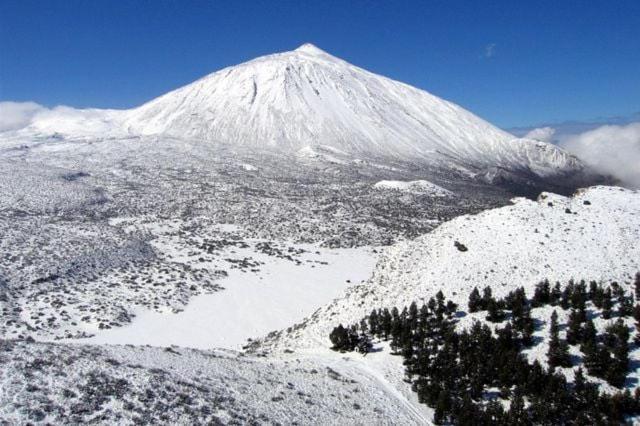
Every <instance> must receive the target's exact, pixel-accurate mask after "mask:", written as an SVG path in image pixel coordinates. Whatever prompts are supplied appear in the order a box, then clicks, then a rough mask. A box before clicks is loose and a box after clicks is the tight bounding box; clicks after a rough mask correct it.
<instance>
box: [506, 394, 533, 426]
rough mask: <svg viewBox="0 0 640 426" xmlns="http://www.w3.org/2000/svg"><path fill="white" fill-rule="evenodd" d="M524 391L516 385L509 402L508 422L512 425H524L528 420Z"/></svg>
mask: <svg viewBox="0 0 640 426" xmlns="http://www.w3.org/2000/svg"><path fill="white" fill-rule="evenodd" d="M522 394H523V392H522V389H521V388H520V386H516V388H515V389H514V391H513V397H512V398H511V404H509V412H508V413H507V423H508V424H510V425H521V424H522V425H524V424H528V423H529V422H527V411H526V409H525V407H524V398H523V395H522Z"/></svg>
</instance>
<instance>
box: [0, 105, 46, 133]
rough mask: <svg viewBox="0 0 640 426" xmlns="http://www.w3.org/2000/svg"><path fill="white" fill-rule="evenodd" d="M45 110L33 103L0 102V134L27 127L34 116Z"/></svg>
mask: <svg viewBox="0 0 640 426" xmlns="http://www.w3.org/2000/svg"><path fill="white" fill-rule="evenodd" d="M47 110H48V109H47V108H45V107H43V106H42V105H40V104H37V103H35V102H9V101H7V102H0V132H6V131H10V130H20V129H22V128H24V127H27V126H28V125H29V124H31V122H32V121H33V119H34V117H35V116H36V115H38V114H39V113H41V112H44V111H47Z"/></svg>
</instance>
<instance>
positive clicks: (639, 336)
mask: <svg viewBox="0 0 640 426" xmlns="http://www.w3.org/2000/svg"><path fill="white" fill-rule="evenodd" d="M636 276H637V275H636ZM633 318H634V319H635V320H636V324H635V325H636V337H635V342H636V345H640V303H637V304H636V306H635V307H634V308H633Z"/></svg>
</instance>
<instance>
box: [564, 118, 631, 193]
mask: <svg viewBox="0 0 640 426" xmlns="http://www.w3.org/2000/svg"><path fill="white" fill-rule="evenodd" d="M560 146H562V147H563V148H564V149H566V150H568V151H570V152H572V153H574V154H575V155H577V156H578V157H580V158H581V159H582V160H583V161H585V162H586V163H588V164H590V165H592V166H593V167H594V168H595V169H597V170H599V171H600V172H602V173H608V174H610V175H612V176H615V177H617V178H618V179H620V180H621V181H622V182H623V183H624V184H626V185H628V186H630V187H634V188H640V123H631V124H628V125H625V126H602V127H598V128H597V129H594V130H589V131H587V132H584V133H581V134H578V135H574V136H568V137H566V138H563V139H562V140H561V141H560Z"/></svg>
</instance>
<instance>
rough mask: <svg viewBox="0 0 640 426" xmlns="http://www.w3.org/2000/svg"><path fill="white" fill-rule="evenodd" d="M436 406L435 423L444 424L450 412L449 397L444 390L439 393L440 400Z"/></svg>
mask: <svg viewBox="0 0 640 426" xmlns="http://www.w3.org/2000/svg"><path fill="white" fill-rule="evenodd" d="M434 408H435V409H434V413H433V423H434V424H436V425H442V424H444V423H445V422H446V421H447V417H448V414H449V397H448V395H447V393H446V392H445V391H444V390H441V391H440V393H439V394H438V400H437V402H436V406H435V407H434Z"/></svg>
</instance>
